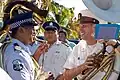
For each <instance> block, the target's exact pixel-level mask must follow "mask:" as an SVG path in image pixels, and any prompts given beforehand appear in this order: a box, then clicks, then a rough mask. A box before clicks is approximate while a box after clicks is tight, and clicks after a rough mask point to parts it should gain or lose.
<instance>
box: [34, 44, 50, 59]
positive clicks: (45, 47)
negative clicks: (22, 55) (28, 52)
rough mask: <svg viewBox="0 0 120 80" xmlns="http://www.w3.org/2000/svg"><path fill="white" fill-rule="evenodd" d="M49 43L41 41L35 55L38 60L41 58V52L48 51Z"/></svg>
mask: <svg viewBox="0 0 120 80" xmlns="http://www.w3.org/2000/svg"><path fill="white" fill-rule="evenodd" d="M48 48H49V45H48V44H47V43H41V44H40V46H39V47H38V49H37V50H36V52H35V53H34V55H33V57H34V58H35V60H36V61H38V60H39V57H40V56H41V54H44V53H45V52H47V51H48Z"/></svg>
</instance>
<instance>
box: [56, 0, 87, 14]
mask: <svg viewBox="0 0 120 80" xmlns="http://www.w3.org/2000/svg"><path fill="white" fill-rule="evenodd" d="M54 1H55V2H57V3H59V4H61V5H64V6H65V7H69V8H70V7H75V10H74V12H75V16H77V14H78V13H79V12H80V11H81V10H84V9H87V8H86V6H85V5H84V3H83V2H82V0H54Z"/></svg>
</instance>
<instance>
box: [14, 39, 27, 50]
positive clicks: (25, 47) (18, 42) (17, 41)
mask: <svg viewBox="0 0 120 80" xmlns="http://www.w3.org/2000/svg"><path fill="white" fill-rule="evenodd" d="M12 42H13V44H14V43H17V44H18V45H19V46H20V47H22V48H24V49H26V50H28V49H27V46H26V45H24V44H23V43H22V42H21V41H19V40H17V39H15V38H13V39H12Z"/></svg>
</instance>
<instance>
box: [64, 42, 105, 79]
mask: <svg viewBox="0 0 120 80" xmlns="http://www.w3.org/2000/svg"><path fill="white" fill-rule="evenodd" d="M102 48H103V44H100V43H96V44H95V45H87V43H86V41H84V40H81V41H80V42H79V43H78V44H77V45H76V46H75V47H74V49H73V53H72V54H71V55H70V56H69V57H68V59H67V61H66V63H65V65H64V68H67V69H71V68H74V67H77V66H79V65H81V64H83V63H84V62H85V60H86V59H87V57H88V56H89V55H91V54H93V53H98V52H99V51H100V50H101V49H102ZM103 74H104V73H103V72H100V73H99V74H97V75H96V76H95V77H93V78H92V80H101V79H100V77H101V76H102V75H103Z"/></svg>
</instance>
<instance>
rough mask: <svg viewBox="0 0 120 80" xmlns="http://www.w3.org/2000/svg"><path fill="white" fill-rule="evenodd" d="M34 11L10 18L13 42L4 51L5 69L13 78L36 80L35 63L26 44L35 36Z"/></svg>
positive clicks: (15, 79)
mask: <svg viewBox="0 0 120 80" xmlns="http://www.w3.org/2000/svg"><path fill="white" fill-rule="evenodd" d="M32 14H33V12H27V13H22V14H18V15H16V16H14V17H12V18H11V19H10V20H8V22H7V24H8V25H9V26H10V30H11V32H12V33H11V36H12V42H11V43H9V44H8V46H7V47H6V49H5V52H4V69H5V71H6V72H7V73H8V74H9V75H10V77H11V78H12V79H13V80H34V65H33V61H32V59H31V57H30V55H29V54H31V52H30V50H29V48H28V47H27V46H26V45H28V44H31V43H32V42H33V38H34V36H35V32H34V26H36V25H37V24H36V23H35V21H34V20H33V17H32V16H33V15H32Z"/></svg>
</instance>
